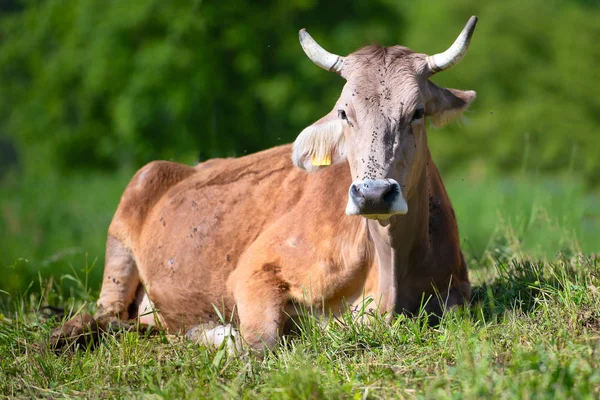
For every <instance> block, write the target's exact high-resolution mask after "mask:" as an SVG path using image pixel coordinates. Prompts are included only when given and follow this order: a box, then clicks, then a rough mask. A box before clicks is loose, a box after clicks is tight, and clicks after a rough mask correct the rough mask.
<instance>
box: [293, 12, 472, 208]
mask: <svg viewBox="0 0 600 400" xmlns="http://www.w3.org/2000/svg"><path fill="white" fill-rule="evenodd" d="M476 23H477V18H476V17H471V19H469V22H468V23H467V25H466V26H465V28H464V29H463V31H462V32H461V34H460V35H459V36H458V38H457V39H456V41H455V42H454V44H452V46H451V47H450V48H449V49H448V50H446V51H445V52H443V53H440V54H435V55H433V56H427V55H425V54H420V53H414V52H412V51H411V50H409V49H407V48H405V47H401V46H394V47H388V48H384V47H379V46H367V47H365V48H363V49H361V50H359V51H357V52H355V53H352V54H350V55H348V56H346V57H340V56H337V55H335V54H331V53H329V52H327V51H326V50H324V49H323V48H322V47H321V46H319V45H318V44H317V43H316V42H315V41H314V39H313V38H312V37H311V36H310V35H309V34H308V33H307V32H306V31H305V30H301V31H300V43H301V44H302V47H303V48H304V51H305V52H306V54H307V55H308V57H309V58H310V59H311V60H312V61H313V62H314V63H315V64H317V65H318V66H320V67H322V68H324V69H326V70H328V71H333V72H336V73H338V74H339V75H341V76H342V77H343V78H345V79H346V84H345V85H344V89H343V90H342V95H341V96H340V98H339V99H338V101H337V102H336V104H335V107H334V108H333V110H332V111H331V112H330V113H329V114H327V115H326V116H324V117H323V118H321V119H320V120H319V121H317V122H315V123H314V124H312V125H310V126H309V127H307V128H306V129H304V130H303V131H302V133H300V135H299V136H298V138H297V139H296V141H295V142H294V151H293V161H294V164H295V165H296V166H298V167H300V168H303V169H305V170H307V171H311V172H312V171H315V170H317V169H319V168H322V167H325V166H328V165H331V164H335V163H339V162H342V161H344V160H346V159H347V160H348V162H349V164H350V170H351V172H352V179H353V183H352V185H351V186H350V189H349V193H348V206H347V208H346V214H348V215H362V216H365V217H368V218H378V219H387V218H389V217H390V216H392V215H396V214H406V213H407V212H408V206H407V200H406V199H407V198H408V196H409V195H410V192H411V188H412V187H413V186H414V184H415V182H416V181H417V180H418V179H419V177H421V176H422V173H423V172H424V168H425V163H426V158H427V154H428V152H427V136H426V132H425V117H430V118H431V119H432V121H433V123H434V124H435V125H444V124H446V123H447V122H449V121H451V120H452V119H453V118H455V117H456V116H458V115H460V114H461V113H462V112H463V111H465V110H466V109H467V107H468V106H469V104H470V103H471V102H472V101H473V100H474V99H475V92H473V91H460V90H456V89H444V88H440V87H439V86H437V85H435V84H434V83H432V82H431V81H429V78H430V77H431V76H432V75H433V74H435V73H437V72H439V71H443V70H445V69H448V68H450V67H452V66H454V65H455V64H457V63H458V62H460V60H461V59H462V58H463V57H464V55H465V53H466V51H467V48H468V46H469V42H470V40H471V36H472V34H473V31H474V29H475V24H476Z"/></svg>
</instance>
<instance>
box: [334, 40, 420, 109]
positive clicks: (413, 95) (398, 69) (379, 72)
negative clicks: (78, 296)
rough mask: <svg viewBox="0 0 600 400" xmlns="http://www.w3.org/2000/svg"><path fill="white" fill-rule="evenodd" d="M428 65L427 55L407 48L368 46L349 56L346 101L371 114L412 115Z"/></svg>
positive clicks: (346, 66) (418, 99)
mask: <svg viewBox="0 0 600 400" xmlns="http://www.w3.org/2000/svg"><path fill="white" fill-rule="evenodd" d="M424 63H425V61H424V56H423V55H421V54H418V53H414V52H413V51H411V50H410V49H408V48H406V47H402V46H394V47H381V46H367V47H365V48H363V49H361V50H359V51H357V52H355V53H352V54H350V55H349V56H348V57H347V61H346V65H345V66H344V68H348V70H347V72H348V73H347V75H346V78H347V81H348V84H347V88H346V90H345V91H344V92H345V99H347V98H348V96H349V97H350V99H349V100H350V101H351V102H352V103H353V105H354V107H356V108H358V109H362V110H365V111H366V112H368V113H369V114H372V113H373V111H374V109H375V108H376V109H378V111H380V113H382V114H383V115H385V116H388V117H391V115H389V113H390V112H391V113H393V114H395V115H394V117H396V116H398V117H399V115H398V114H402V113H404V112H411V111H410V110H411V109H412V108H414V106H415V105H416V104H417V103H418V102H419V101H420V93H419V79H421V78H422V74H421V73H420V71H421V70H422V68H423V65H422V64H424ZM425 79H426V78H425Z"/></svg>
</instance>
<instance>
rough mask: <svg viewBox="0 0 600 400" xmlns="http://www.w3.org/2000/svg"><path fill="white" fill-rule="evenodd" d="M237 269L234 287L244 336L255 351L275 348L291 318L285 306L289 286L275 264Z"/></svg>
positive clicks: (231, 283)
mask: <svg viewBox="0 0 600 400" xmlns="http://www.w3.org/2000/svg"><path fill="white" fill-rule="evenodd" d="M237 271H240V272H239V273H237V274H236V273H235V272H234V274H232V277H231V280H230V287H231V289H232V293H233V297H234V299H235V303H236V307H237V312H238V316H239V321H240V330H241V333H242V337H243V338H244V341H245V342H246V343H247V344H248V345H249V346H250V348H251V349H253V350H256V351H258V352H262V351H264V350H267V349H272V348H273V347H274V346H275V345H276V344H277V340H278V338H279V335H280V334H281V332H282V331H283V328H284V325H285V322H286V320H287V316H286V314H285V311H284V306H285V304H286V303H287V301H288V299H289V285H288V283H287V282H285V281H284V280H283V279H282V278H281V276H280V271H281V269H280V268H279V267H278V266H276V265H274V264H265V265H262V266H260V267H259V268H253V269H244V268H238V270H237ZM237 271H236V272H237Z"/></svg>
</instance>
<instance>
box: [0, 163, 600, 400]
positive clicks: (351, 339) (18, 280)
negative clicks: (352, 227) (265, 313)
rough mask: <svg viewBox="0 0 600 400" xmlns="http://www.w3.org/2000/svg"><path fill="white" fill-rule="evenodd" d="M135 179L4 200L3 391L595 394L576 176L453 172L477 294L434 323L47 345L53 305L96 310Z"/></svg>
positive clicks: (592, 268) (592, 314)
mask: <svg viewBox="0 0 600 400" xmlns="http://www.w3.org/2000/svg"><path fill="white" fill-rule="evenodd" d="M127 180H128V174H127V173H122V174H119V175H117V176H115V177H110V176H107V175H98V176H95V177H93V178H89V177H87V178H85V179H84V178H81V179H77V178H74V179H72V180H69V181H62V182H59V181H52V180H45V181H44V182H45V183H44V186H42V187H40V186H37V187H36V188H35V190H34V189H33V187H32V185H30V184H29V183H30V182H19V183H17V182H15V183H14V185H13V187H12V190H5V191H3V192H2V200H3V201H2V212H3V215H4V216H5V218H4V223H5V224H7V225H6V226H5V227H4V228H5V229H4V232H6V231H7V230H8V229H10V233H11V235H13V236H16V237H15V239H13V240H11V241H10V244H11V246H12V247H10V248H9V247H7V244H6V243H7V242H6V241H4V242H3V244H2V246H3V247H4V248H3V257H9V260H10V259H12V261H9V262H8V263H7V262H6V261H3V262H4V265H3V267H2V268H3V270H2V277H3V279H2V292H1V293H0V299H1V303H0V310H1V313H2V315H1V316H0V319H1V320H0V394H1V395H2V396H5V397H51V398H52V397H84V398H93V397H140V396H146V397H150V398H274V399H292V398H312V399H319V398H353V399H363V398H382V399H385V398H392V397H394V398H436V399H437V398H467V399H468V398H481V397H483V396H485V397H490V398H578V399H579V398H597V397H598V396H600V372H599V371H600V370H599V369H598V367H600V362H599V361H598V360H600V358H598V353H597V352H598V349H600V311H598V310H600V307H599V306H600V258H599V257H597V256H596V255H594V252H598V240H597V238H598V237H600V236H599V235H600V218H599V215H598V214H597V213H598V207H597V205H598V201H599V200H598V196H595V195H594V194H593V192H592V191H590V190H586V188H585V186H584V184H583V182H579V181H578V180H577V178H576V175H575V174H574V173H570V172H565V174H564V175H563V176H554V177H552V178H548V177H544V176H542V175H537V174H535V173H533V172H522V173H521V174H518V175H515V176H512V177H510V178H509V177H506V176H504V177H503V178H499V177H498V176H494V174H490V173H482V172H481V171H480V170H478V169H473V170H468V171H464V172H463V173H458V174H453V175H452V176H449V177H448V178H447V179H446V185H447V188H448V190H449V193H450V196H451V198H452V200H453V203H454V205H455V209H456V213H457V217H458V220H459V224H460V230H461V237H462V247H463V251H464V253H465V255H466V257H467V260H468V263H469V266H470V274H471V280H472V282H473V299H472V304H471V305H470V306H469V307H467V308H465V309H464V310H461V311H456V312H450V313H448V314H446V315H445V316H444V318H443V319H442V321H441V323H440V325H439V326H435V327H431V326H428V325H427V322H426V321H427V316H426V315H421V316H419V317H418V318H406V317H404V316H397V317H396V318H395V319H394V321H393V323H392V324H391V325H387V324H385V323H384V321H383V318H376V320H375V321H374V322H373V323H372V324H370V325H361V324H358V323H356V322H355V320H354V318H353V316H352V315H346V316H344V318H342V319H341V320H339V321H335V322H331V323H328V324H325V325H323V324H319V323H318V321H316V320H314V319H313V318H310V317H307V318H303V319H302V320H301V321H300V323H299V325H298V327H297V329H296V330H297V333H296V334H293V335H291V336H289V337H286V338H285V339H284V340H283V342H282V343H281V345H280V346H279V347H278V348H277V349H276V350H275V351H274V352H273V353H272V354H268V355H267V356H266V358H265V360H264V361H260V360H257V359H255V358H252V357H236V356H230V355H229V354H228V353H227V351H226V350H225V349H219V350H209V349H206V348H203V347H202V346H199V345H195V344H192V343H188V342H185V341H184V340H183V339H182V338H180V337H175V336H167V335H164V334H158V335H153V336H150V337H145V336H144V335H138V334H136V333H121V334H119V335H117V336H104V337H103V338H102V340H101V345H100V346H98V347H97V348H95V349H84V348H82V349H80V350H79V351H77V352H74V353H68V354H61V355H57V354H55V353H53V352H52V351H51V350H49V349H48V348H47V347H46V344H47V339H48V337H49V334H50V331H51V330H52V328H54V327H56V326H58V325H59V324H60V323H61V322H62V320H63V318H64V317H63V316H62V315H61V314H55V313H54V312H52V310H55V309H53V308H50V309H48V308H44V306H52V307H60V308H64V310H65V314H66V315H67V316H68V315H70V314H73V313H76V312H81V311H85V310H88V311H93V310H94V300H95V299H96V297H97V295H98V292H99V289H100V287H99V281H100V276H101V273H102V263H103V257H102V252H103V250H104V240H105V232H106V228H107V226H108V223H109V222H110V218H111V216H112V212H113V210H114V208H115V207H116V204H117V202H118V198H119V196H120V191H121V190H122V188H123V187H124V186H125V184H126V182H127ZM40 192H41V193H43V194H44V195H39V193H40ZM6 216H10V217H11V218H12V219H9V218H6ZM11 224H12V225H11ZM5 259H6V258H5Z"/></svg>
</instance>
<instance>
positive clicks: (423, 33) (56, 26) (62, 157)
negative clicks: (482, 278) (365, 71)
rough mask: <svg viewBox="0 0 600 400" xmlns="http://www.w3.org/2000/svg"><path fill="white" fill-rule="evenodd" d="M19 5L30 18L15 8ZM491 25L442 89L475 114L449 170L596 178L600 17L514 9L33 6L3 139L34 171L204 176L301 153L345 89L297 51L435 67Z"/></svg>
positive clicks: (439, 143) (539, 2)
mask: <svg viewBox="0 0 600 400" xmlns="http://www.w3.org/2000/svg"><path fill="white" fill-rule="evenodd" d="M14 3H15V4H17V3H19V4H21V2H18V1H14ZM471 14H476V15H478V16H479V17H480V23H479V26H478V28H477V31H476V33H475V36H474V39H473V44H472V47H471V50H470V52H469V54H468V56H467V57H466V58H465V60H464V61H463V63H462V64H461V65H460V66H458V67H456V68H455V69H453V70H452V71H448V72H445V73H443V74H440V75H439V76H436V77H435V80H436V82H438V83H440V84H442V85H447V86H451V87H458V88H464V89H474V90H476V91H478V93H479V98H478V100H477V101H476V103H475V104H474V106H473V107H472V111H471V112H470V113H469V114H468V116H467V118H468V119H469V120H470V123H467V124H465V125H464V126H461V127H459V128H456V127H453V128H451V130H450V132H444V133H443V134H441V133H440V134H437V132H433V133H432V136H434V137H432V140H431V143H432V148H433V151H434V154H435V156H436V159H437V160H438V162H439V163H440V164H441V166H442V167H443V168H444V169H446V170H447V169H448V168H451V167H456V166H460V165H464V164H465V163H467V164H469V163H471V162H472V161H473V160H477V159H484V160H485V161H486V164H487V165H489V166H492V167H495V168H498V169H500V170H502V171H504V170H511V169H514V168H515V167H516V168H519V167H520V166H521V160H522V159H523V154H522V148H523V145H524V143H525V141H529V142H530V144H531V148H532V149H533V151H532V154H530V155H529V157H528V160H529V161H530V162H531V167H532V168H534V169H538V168H539V169H542V170H556V169H562V168H564V167H566V166H567V165H569V163H574V164H575V166H576V167H577V169H578V170H580V171H583V172H584V174H585V178H586V179H587V181H588V182H598V181H599V180H600V174H598V173H597V171H598V169H599V168H600V157H597V154H596V153H597V149H598V148H600V134H599V133H598V126H599V124H600V96H598V95H597V93H598V92H599V91H600V68H598V65H599V64H600V46H598V45H597V42H596V41H597V40H598V38H600V24H599V23H598V21H599V20H600V3H599V2H595V1H583V0H579V1H572V0H571V1H567V0H564V1H558V0H527V1H525V2H523V1H521V0H505V1H502V2H499V1H489V2H481V1H478V0H455V1H452V2H448V1H442V0H432V1H428V2H415V1H406V0H405V1H402V0H400V1H399V0H373V1H369V2H365V1H359V0H344V1H340V0H333V1H328V2H316V1H314V0H288V1H285V2H283V1H266V2H261V3H260V4H258V3H253V2H247V1H242V0H230V1H227V2H217V1H200V0H194V1H189V0H173V1H163V0H144V1H142V0H133V1H117V0H113V1H108V0H53V1H47V0H46V1H42V0H31V1H24V2H22V8H19V7H14V8H13V11H12V12H5V13H4V14H2V15H1V17H0V41H1V42H0V93H2V95H1V96H0V132H3V133H4V134H6V135H10V136H11V137H12V138H14V139H15V140H16V141H17V144H18V148H19V149H20V153H21V156H22V158H23V160H24V162H25V165H26V168H27V169H28V170H30V171H31V170H33V171H39V170H40V167H43V169H44V170H46V169H47V168H50V169H55V168H58V169H59V170H60V171H63V172H64V171H71V170H72V169H73V168H77V169H81V168H84V169H104V170H114V169H116V168H118V167H120V166H124V165H125V166H135V167H138V166H140V165H141V164H142V163H144V162H147V161H149V160H152V159H157V158H163V159H176V160H179V161H186V162H193V161H195V160H196V159H198V158H201V159H205V158H209V157H213V156H221V155H242V154H245V153H247V152H254V151H257V150H260V149H264V148H266V147H270V146H272V145H275V144H278V143H284V142H289V141H292V140H293V139H294V138H295V136H296V135H297V133H298V132H300V130H301V129H302V128H303V127H304V126H306V125H307V124H310V123H311V122H312V121H314V120H315V119H318V118H319V117H321V116H322V115H323V114H324V113H326V112H327V111H328V110H329V109H330V108H331V106H332V104H333V102H334V101H335V98H336V96H337V95H338V94H339V92H340V89H341V86H342V84H343V81H342V80H341V79H340V78H339V77H337V76H335V74H327V73H326V72H324V71H322V70H320V69H319V68H317V67H316V66H314V65H313V64H312V63H311V62H310V61H309V60H308V59H307V58H306V57H305V56H304V54H303V52H302V50H301V48H300V45H299V44H298V39H297V32H298V30H299V29H300V28H302V27H306V28H307V29H308V30H309V31H310V32H311V33H312V34H313V36H314V37H315V38H317V40H318V41H319V42H320V43H321V44H322V45H323V46H324V47H326V48H327V49H329V50H331V51H333V52H336V53H340V54H346V53H348V52H351V51H354V50H356V49H358V48H359V47H361V46H362V45H364V44H368V43H369V42H380V43H382V44H384V45H393V44H404V45H407V46H409V47H411V48H413V49H414V50H416V51H420V52H426V53H435V52H439V51H442V50H444V49H445V48H447V47H448V46H449V45H450V44H451V43H452V41H453V40H454V38H455V37H456V35H457V34H458V32H459V31H460V29H461V28H462V26H463V24H464V23H465V22H466V21H467V19H468V17H469V16H470V15H471Z"/></svg>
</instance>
